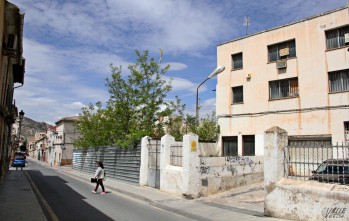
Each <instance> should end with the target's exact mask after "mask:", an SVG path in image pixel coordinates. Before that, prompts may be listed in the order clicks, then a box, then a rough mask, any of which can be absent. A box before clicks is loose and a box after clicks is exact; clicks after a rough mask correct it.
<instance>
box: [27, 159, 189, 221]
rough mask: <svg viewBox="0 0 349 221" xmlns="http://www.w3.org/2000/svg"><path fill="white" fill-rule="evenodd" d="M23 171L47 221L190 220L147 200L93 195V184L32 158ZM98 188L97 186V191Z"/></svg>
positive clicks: (108, 193) (113, 195)
mask: <svg viewBox="0 0 349 221" xmlns="http://www.w3.org/2000/svg"><path fill="white" fill-rule="evenodd" d="M25 170H26V172H27V173H28V174H29V180H31V182H32V183H34V185H33V186H34V189H36V188H35V187H37V189H38V190H39V194H36V195H37V198H38V200H39V202H40V204H41V205H42V207H43V210H44V213H45V214H46V216H47V218H48V220H170V221H171V220H192V219H189V218H187V217H183V216H180V215H177V214H175V213H171V212H168V211H165V210H162V209H158V208H155V207H152V206H151V205H149V204H148V203H145V202H141V201H137V200H135V199H131V198H128V197H126V196H122V195H119V194H116V193H112V192H111V191H110V190H108V189H106V192H107V194H105V195H100V194H93V193H91V190H92V189H93V188H94V186H93V185H91V184H90V183H88V181H86V182H83V181H80V180H77V179H74V178H72V177H70V176H67V175H65V174H62V173H59V172H57V171H55V170H53V169H51V168H47V167H45V166H42V165H40V164H38V163H36V162H34V161H28V164H27V167H26V168H25ZM100 191H101V189H99V192H100Z"/></svg>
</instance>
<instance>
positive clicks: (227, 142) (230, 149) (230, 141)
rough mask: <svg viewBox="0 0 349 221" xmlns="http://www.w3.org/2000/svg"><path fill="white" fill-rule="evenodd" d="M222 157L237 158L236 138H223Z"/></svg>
mask: <svg viewBox="0 0 349 221" xmlns="http://www.w3.org/2000/svg"><path fill="white" fill-rule="evenodd" d="M222 139H223V156H225V157H226V156H238V137H236V136H234V137H223V138H222Z"/></svg>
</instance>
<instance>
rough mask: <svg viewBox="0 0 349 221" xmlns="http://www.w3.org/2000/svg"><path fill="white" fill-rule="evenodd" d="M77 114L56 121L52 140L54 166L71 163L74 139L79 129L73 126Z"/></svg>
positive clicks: (77, 136)
mask: <svg viewBox="0 0 349 221" xmlns="http://www.w3.org/2000/svg"><path fill="white" fill-rule="evenodd" d="M79 118H80V117H79V116H74V117H64V118H62V119H60V120H59V121H57V122H56V131H54V132H53V133H54V137H53V140H50V144H51V145H53V146H52V148H53V149H54V151H53V153H54V156H53V164H54V165H55V166H63V165H71V164H72V161H73V149H74V144H73V143H74V141H75V140H76V139H78V138H79V136H80V131H79V130H78V129H77V128H76V127H75V123H76V122H77V121H78V120H79Z"/></svg>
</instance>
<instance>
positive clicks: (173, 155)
mask: <svg viewBox="0 0 349 221" xmlns="http://www.w3.org/2000/svg"><path fill="white" fill-rule="evenodd" d="M170 164H171V165H172V166H178V167H182V166H183V144H182V143H175V144H173V145H171V146H170Z"/></svg>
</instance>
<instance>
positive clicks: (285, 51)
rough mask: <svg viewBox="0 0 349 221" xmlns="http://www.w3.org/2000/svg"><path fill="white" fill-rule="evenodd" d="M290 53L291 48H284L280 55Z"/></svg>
mask: <svg viewBox="0 0 349 221" xmlns="http://www.w3.org/2000/svg"><path fill="white" fill-rule="evenodd" d="M289 54H290V49H289V48H283V49H280V50H279V55H280V57H283V56H287V55H289Z"/></svg>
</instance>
